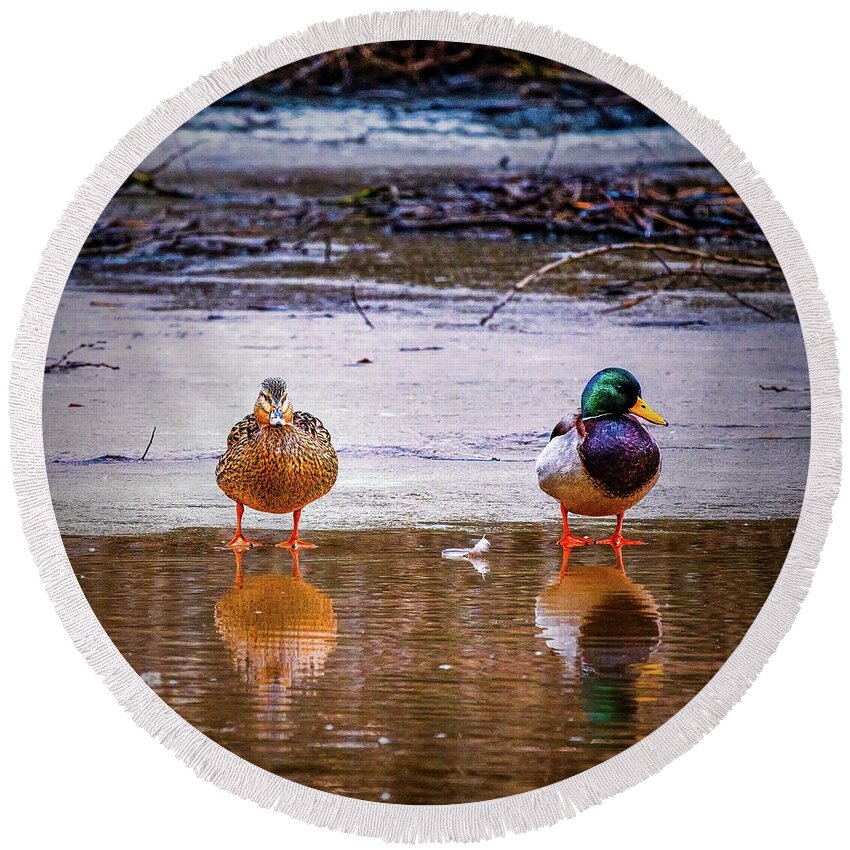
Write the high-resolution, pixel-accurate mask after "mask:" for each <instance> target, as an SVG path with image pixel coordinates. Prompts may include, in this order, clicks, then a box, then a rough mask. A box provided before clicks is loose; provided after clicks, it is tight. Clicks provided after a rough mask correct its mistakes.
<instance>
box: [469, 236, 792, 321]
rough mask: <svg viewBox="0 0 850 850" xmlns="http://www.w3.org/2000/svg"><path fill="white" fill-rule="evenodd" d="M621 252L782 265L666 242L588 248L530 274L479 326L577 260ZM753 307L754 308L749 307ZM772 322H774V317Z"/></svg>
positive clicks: (736, 263) (755, 265)
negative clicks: (528, 289) (526, 290)
mask: <svg viewBox="0 0 850 850" xmlns="http://www.w3.org/2000/svg"><path fill="white" fill-rule="evenodd" d="M618 251H649V252H650V253H652V254H655V252H662V253H665V254H672V255H676V256H684V257H694V258H695V259H698V260H703V261H704V262H709V263H721V264H726V265H732V266H746V267H752V268H760V269H779V268H780V266H779V263H778V262H776V260H759V259H755V258H751V257H733V256H729V255H726V254H711V253H709V252H707V251H699V250H697V249H696V248H685V247H683V246H681V245H668V244H666V243H664V242H661V243H657V244H656V243H652V242H615V243H613V244H609V245H597V246H596V247H594V248H588V249H586V250H584V251H571V252H570V253H569V254H566V255H565V256H563V257H560V258H558V259H557V260H553V261H552V262H551V263H547V264H546V265H545V266H541V267H540V268H539V269H537V270H536V271H533V272H531V274H528V275H526V276H525V277H524V278H523V279H522V280H520V281H517V283H515V284H514V285H513V286H512V287H511V288H510V289H509V290H508V291H507V292H506V293H505V294H504V295H503V296H502V297H501V298H500V299H499V300H498V301H497V302H496V303H495V304H494V305H493V306H492V307H491V308H490V310H489V312H488V313H487V314H486V315H485V316H482V318H481V319H480V320H479V324H481V325H486V324H487V322H489V321H490V319H492V318H493V317H494V316H495V315H496V313H498V312H499V310H501V309H502V308H503V307H505V306H506V305H507V304H509V303H510V302H511V301H513V299H514V298H516V296H517V295H519V294H520V293H521V292H522V291H523V290H525V289H526V288H527V287H528V286H530V285H531V284H533V283H536V282H537V281H538V280H540V278H542V277H543V276H544V275H546V274H548V273H549V272H551V271H554V270H555V269H557V268H560V267H561V266H564V265H566V264H567V263H572V262H575V261H576V260H586V259H588V258H589V257H596V256H598V255H600V254H610V253H614V252H618ZM747 306H751V305H749V304H748V305H747ZM771 318H773V317H772V316H771Z"/></svg>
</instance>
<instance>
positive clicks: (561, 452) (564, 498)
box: [537, 368, 667, 546]
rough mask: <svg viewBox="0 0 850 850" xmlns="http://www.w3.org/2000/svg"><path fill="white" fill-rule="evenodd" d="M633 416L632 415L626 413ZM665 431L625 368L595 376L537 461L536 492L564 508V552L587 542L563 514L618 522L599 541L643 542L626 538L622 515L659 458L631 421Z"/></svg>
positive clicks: (654, 473)
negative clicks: (576, 410) (577, 408)
mask: <svg viewBox="0 0 850 850" xmlns="http://www.w3.org/2000/svg"><path fill="white" fill-rule="evenodd" d="M631 414H634V415H631ZM635 416H640V417H641V418H642V419H646V421H647V422H654V423H655V424H656V425H666V424H667V420H665V419H664V417H663V416H661V415H660V414H658V413H656V412H655V411H654V410H653V409H652V408H651V407H650V406H649V405H648V404H647V403H646V402H645V401H644V400H643V399H642V398H641V389H640V384H639V383H638V380H637V378H635V376H634V375H633V374H632V373H631V372H627V371H626V370H625V369H619V368H611V369H603V370H602V371H601V372H597V373H596V374H595V375H594V376H593V377H592V378H591V379H590V380H589V381H588V382H587V386H586V387H585V388H584V392H583V393H582V394H581V412H580V413H577V414H575V415H573V416H569V417H565V418H564V419H562V420H561V421H560V422H559V423H558V424H557V425H556V426H555V429H554V430H553V431H552V436H551V437H550V438H549V443H548V444H547V446H546V448H545V449H543V451H542V452H541V453H540V457H538V458H537V481H538V483H539V484H540V489H541V490H542V491H543V492H544V493H547V494H548V495H549V496H551V497H552V498H553V499H557V500H558V502H560V505H561V517H562V518H563V522H564V534H563V536H562V537H561V539H560V541H559V543H561V545H562V546H578V545H583V544H585V543H592V542H593V541H591V540H588V539H586V538H584V537H576V536H575V535H573V534H572V533H571V532H570V526H569V521H568V514H569V513H570V512H572V513H575V514H583V515H584V516H614V515H616V517H617V530H616V531H615V532H614V534H613V535H611V537H607V538H605V540H598V541H596V542H597V543H609V544H611V545H612V546H623V545H626V544H630V543H640V542H642V541H640V540H627V539H626V538H625V537H623V516H624V514H625V512H626V511H627V510H629V508H632V507H634V506H635V505H636V504H637V503H638V502H639V501H640V500H641V499H642V498H643V497H644V496H646V494H647V493H649V491H650V490H651V489H652V488H653V487H654V486H655V482H656V481H658V475H659V473H660V472H661V452H660V451H659V449H658V445H657V444H656V442H655V440H653V439H652V436H651V435H650V433H649V431H648V430H647V429H646V428H644V427H643V425H641V424H640V422H638V421H637V419H635Z"/></svg>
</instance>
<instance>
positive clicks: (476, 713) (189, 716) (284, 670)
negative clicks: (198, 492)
mask: <svg viewBox="0 0 850 850" xmlns="http://www.w3.org/2000/svg"><path fill="white" fill-rule="evenodd" d="M577 528H578V529H579V530H582V531H585V532H588V533H592V534H593V535H595V536H596V537H599V536H602V533H603V531H606V532H607V531H609V530H610V529H608V526H607V525H606V524H605V523H604V522H593V523H588V522H584V523H582V522H581V521H579V522H578V523H577ZM628 530H629V531H630V532H631V533H632V534H633V535H637V536H640V537H642V538H643V539H644V540H646V541H647V543H648V545H646V546H641V547H630V548H627V549H625V550H624V552H623V554H624V562H623V563H622V565H621V564H619V563H618V561H617V558H616V555H615V552H614V550H612V549H611V548H610V547H608V546H598V547H590V548H582V549H574V550H573V551H572V552H571V553H570V556H569V561H568V562H567V561H566V560H564V559H563V558H562V552H561V550H560V548H559V547H558V546H557V545H555V543H554V541H555V540H556V538H557V536H558V528H557V524H556V523H555V522H553V523H551V524H546V525H540V524H519V523H516V524H511V525H508V526H501V527H498V528H493V529H491V540H492V543H493V548H492V551H491V552H490V554H489V557H488V559H487V560H486V561H482V560H479V561H475V562H470V561H446V560H442V559H441V557H440V552H441V550H442V549H444V548H446V547H454V546H463V545H469V544H471V543H472V542H474V540H473V539H472V538H471V537H470V536H469V535H467V534H466V532H465V531H463V530H457V529H450V528H449V529H440V530H431V529H408V530H401V529H399V530H387V531H369V532H340V531H318V532H314V534H313V535H312V536H313V539H315V541H316V542H317V543H319V544H320V546H319V548H318V549H315V550H310V551H306V552H303V553H301V555H300V557H299V558H298V559H297V561H294V560H293V558H292V556H291V555H290V554H289V553H288V552H287V551H285V550H281V549H275V548H273V547H271V546H264V547H262V548H260V549H255V550H252V551H250V552H248V553H246V554H245V555H244V556H243V557H242V558H241V559H240V560H241V564H240V563H239V562H237V559H236V557H235V556H234V555H233V554H232V553H231V552H229V551H227V550H226V549H223V548H221V546H220V543H219V541H220V540H223V539H224V538H225V535H226V534H229V532H227V531H225V530H214V529H199V530H181V531H177V532H172V533H169V534H164V535H149V536H141V537H112V538H104V537H88V538H86V537H67V538H66V539H65V542H66V547H67V550H68V553H69V556H70V558H71V561H72V564H73V567H74V570H75V572H76V574H77V576H78V578H79V581H80V584H81V586H82V588H83V590H84V591H85V594H86V596H87V598H88V600H89V602H90V603H91V605H92V607H93V609H94V611H95V613H96V614H97V615H98V617H99V618H100V620H101V622H102V623H103V625H104V627H105V628H106V631H107V632H108V634H109V636H110V637H111V638H112V640H113V641H114V642H115V644H116V646H117V647H118V649H119V650H120V651H121V652H122V653H123V654H124V656H125V657H126V658H127V660H128V661H129V663H130V664H131V665H132V666H133V667H134V669H135V670H136V671H137V672H138V673H140V674H141V675H142V676H143V677H144V679H145V681H146V682H147V683H148V684H149V685H150V686H151V687H152V688H153V689H154V690H155V691H156V692H157V693H158V694H159V695H160V696H161V697H162V698H163V699H164V700H165V701H166V702H167V703H168V704H169V705H170V706H171V707H172V708H174V709H175V710H176V711H177V712H179V713H180V714H181V715H182V716H183V717H184V718H185V719H186V720H188V721H189V722H190V723H192V724H193V725H195V726H196V727H197V728H198V729H200V730H201V731H202V732H204V733H205V734H207V735H208V736H209V737H210V738H212V739H213V740H215V741H217V742H218V743H220V744H222V745H223V746H225V747H227V748H228V749H230V750H232V751H233V752H235V753H237V754H238V755H240V756H242V757H243V758H245V759H247V760H249V761H251V762H253V763H255V764H257V765H259V766H260V767H263V768H266V769H267V770H270V771H272V772H274V773H276V774H279V775H280V776H284V777H286V778H288V779H292V780H295V781H297V782H301V783H305V784H307V785H310V786H313V787H315V788H319V789H322V790H325V791H331V792H335V793H339V794H345V795H350V796H355V797H360V798H364V799H368V800H377V801H381V800H383V801H391V802H397V803H454V802H466V801H472V800H486V799H491V798H494V797H501V796H504V795H508V794H515V793H519V792H522V791H527V790H530V789H533V788H537V787H540V786H543V785H547V784H549V783H552V782H556V781H558V780H560V779H564V778H566V777H569V776H572V775H574V774H576V773H578V772H580V771H582V770H586V769H587V768H590V767H592V766H593V765H595V764H598V763H599V762H601V761H604V760H605V759H607V758H609V757H611V756H613V755H615V754H616V753H618V752H621V751H622V750H624V749H625V748H627V747H629V746H630V745H632V744H634V743H635V742H637V741H639V740H640V739H641V738H642V737H644V736H645V735H647V734H648V733H650V732H652V731H653V730H654V729H656V728H657V727H658V726H659V725H661V724H662V723H663V722H664V721H665V720H667V719H668V718H669V717H670V716H672V715H673V714H674V713H675V712H676V711H677V710H678V709H680V708H681V707H682V706H683V705H684V704H685V703H686V702H688V701H689V700H690V699H691V698H692V697H693V696H694V695H695V694H696V693H697V692H698V691H699V690H700V688H702V686H703V685H705V684H706V682H707V681H708V680H709V678H710V677H711V676H712V675H713V674H714V673H715V672H716V670H717V669H718V668H719V667H720V666H721V665H722V663H723V662H724V661H725V660H726V658H727V657H728V656H729V654H730V653H731V652H732V650H733V649H734V648H735V647H736V646H737V644H738V642H739V641H740V640H741V638H742V637H743V635H744V633H745V632H746V630H747V629H748V628H749V626H750V624H751V623H752V620H753V617H754V616H755V615H756V614H757V612H758V610H759V608H760V607H761V605H762V604H763V602H764V600H765V598H766V596H767V594H768V593H769V591H770V589H771V587H772V585H773V582H774V580H775V578H776V575H777V574H778V572H779V569H780V568H781V565H782V562H783V560H784V557H785V553H786V551H787V547H788V545H789V543H790V540H791V537H792V535H793V530H794V523H793V522H791V521H787V520H775V521H770V520H762V521H752V522H693V521H684V520H683V521H653V522H643V523H639V522H638V523H632V524H630V526H629V528H628ZM283 536H284V533H283V532H281V533H280V534H279V535H278V536H277V537H275V535H274V533H273V532H268V531H267V532H263V533H261V534H260V537H261V539H262V540H263V541H264V542H268V543H272V542H274V541H275V540H276V539H282V538H283Z"/></svg>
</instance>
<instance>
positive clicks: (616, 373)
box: [581, 366, 667, 425]
mask: <svg viewBox="0 0 850 850" xmlns="http://www.w3.org/2000/svg"><path fill="white" fill-rule="evenodd" d="M624 413H634V414H635V415H636V416H640V417H641V418H643V419H646V420H647V422H654V423H655V424H656V425H666V424H667V420H666V419H665V418H664V417H663V416H661V414H659V413H656V412H655V411H654V410H653V409H652V408H651V407H650V406H649V405H648V404H647V403H646V402H645V401H644V400H643V399H642V398H641V389H640V384H639V383H638V379H637V378H636V377H635V376H634V375H633V374H632V373H631V372H629V371H628V370H626V369H621V368H619V367H617V366H614V367H609V368H608V369H603V370H602V371H601V372H597V373H596V374H595V375H594V376H593V377H592V378H591V379H590V380H589V381H588V382H587V386H585V388H584V392H582V394H581V415H582V418H583V419H590V418H592V417H594V416H622V415H623V414H624Z"/></svg>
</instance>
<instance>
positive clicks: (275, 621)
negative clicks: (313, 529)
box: [215, 550, 337, 696]
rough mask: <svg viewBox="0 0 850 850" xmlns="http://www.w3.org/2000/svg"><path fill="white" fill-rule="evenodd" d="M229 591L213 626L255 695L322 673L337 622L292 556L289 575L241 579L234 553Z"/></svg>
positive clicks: (294, 554) (326, 600)
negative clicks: (234, 560)
mask: <svg viewBox="0 0 850 850" xmlns="http://www.w3.org/2000/svg"><path fill="white" fill-rule="evenodd" d="M234 555H235V557H236V578H235V581H234V586H233V587H232V588H231V589H230V590H228V591H227V592H226V593H224V594H223V595H222V596H221V597H220V598H219V600H218V602H216V605H215V625H216V628H217V629H218V633H219V635H220V636H221V639H222V640H223V641H224V644H225V645H226V647H227V650H228V654H229V655H230V659H231V663H232V664H233V667H234V669H235V670H236V672H237V673H239V675H240V676H241V677H242V678H244V679H245V681H246V682H247V683H248V684H250V685H252V686H254V687H255V688H256V689H257V690H258V691H263V692H265V691H267V690H268V689H269V688H274V689H276V690H280V691H282V692H283V694H284V695H285V696H288V694H289V692H290V691H291V690H292V688H293V687H297V686H299V685H301V686H303V685H305V684H308V683H309V682H310V681H311V680H313V679H315V678H317V677H319V676H321V675H322V674H323V673H324V668H325V662H326V661H327V659H328V656H329V655H330V654H331V653H332V652H333V651H334V648H335V647H336V635H337V619H336V614H335V613H334V607H333V603H332V602H331V599H330V597H329V596H328V595H327V594H325V593H323V592H322V591H321V590H319V589H318V588H317V587H314V586H313V585H312V584H310V583H309V582H307V581H305V580H304V579H303V578H302V576H301V570H300V568H299V563H298V558H299V553H298V552H297V551H292V552H291V555H292V574H291V575H258V576H251V575H247V576H246V575H244V574H243V571H242V558H243V556H244V553H243V552H241V551H238V550H237V551H235V552H234Z"/></svg>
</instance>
